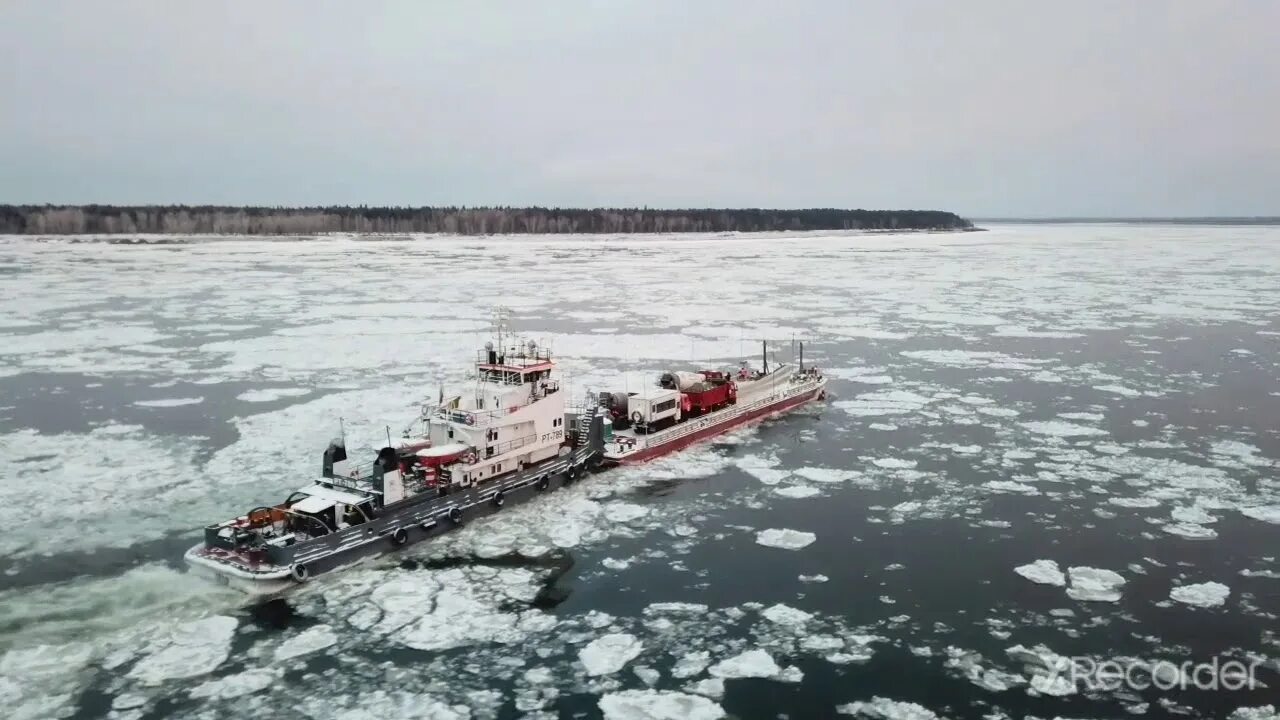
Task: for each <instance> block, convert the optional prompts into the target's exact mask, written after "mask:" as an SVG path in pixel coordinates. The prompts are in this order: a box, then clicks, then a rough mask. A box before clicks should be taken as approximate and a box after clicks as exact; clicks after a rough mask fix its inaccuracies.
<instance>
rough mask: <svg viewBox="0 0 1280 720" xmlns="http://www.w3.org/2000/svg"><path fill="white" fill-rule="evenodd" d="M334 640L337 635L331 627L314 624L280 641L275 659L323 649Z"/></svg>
mask: <svg viewBox="0 0 1280 720" xmlns="http://www.w3.org/2000/svg"><path fill="white" fill-rule="evenodd" d="M336 642H338V636H337V635H336V634H335V633H334V632H333V628H332V627H330V626H328V625H316V626H315V627H310V628H307V629H306V630H303V631H302V632H300V633H298V634H297V635H294V636H293V637H291V638H289V639H288V640H285V641H284V642H282V643H280V646H279V647H277V648H276V652H275V658H276V660H277V661H280V660H288V659H290V658H295V657H298V656H299V655H306V654H309V653H313V652H316V651H317V650H323V649H325V648H327V647H329V646H331V645H333V644H334V643H336Z"/></svg>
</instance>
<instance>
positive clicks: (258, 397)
mask: <svg viewBox="0 0 1280 720" xmlns="http://www.w3.org/2000/svg"><path fill="white" fill-rule="evenodd" d="M309 394H311V390H310V389H309V388H261V389H258V390H248V391H245V392H242V393H240V394H239V395H237V396H236V399H237V400H239V401H241V402H251V403H265V402H274V401H276V400H284V399H285V398H293V397H302V396H303V395H309Z"/></svg>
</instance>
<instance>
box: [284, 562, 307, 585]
mask: <svg viewBox="0 0 1280 720" xmlns="http://www.w3.org/2000/svg"><path fill="white" fill-rule="evenodd" d="M289 575H290V576H292V577H293V581H294V582H296V583H299V584H301V583H304V582H306V581H308V580H310V579H311V570H309V569H308V568H307V566H306V565H303V564H302V563H297V564H296V565H293V566H292V567H290V568H289Z"/></svg>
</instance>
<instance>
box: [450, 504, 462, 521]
mask: <svg viewBox="0 0 1280 720" xmlns="http://www.w3.org/2000/svg"><path fill="white" fill-rule="evenodd" d="M449 520H450V521H451V522H452V523H453V524H454V525H461V524H462V510H461V509H459V508H456V507H451V508H449Z"/></svg>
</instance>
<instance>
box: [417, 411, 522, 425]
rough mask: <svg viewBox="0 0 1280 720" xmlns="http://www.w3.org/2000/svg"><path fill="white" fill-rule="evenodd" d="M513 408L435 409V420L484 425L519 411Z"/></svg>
mask: <svg viewBox="0 0 1280 720" xmlns="http://www.w3.org/2000/svg"><path fill="white" fill-rule="evenodd" d="M519 409H520V408H519V407H514V408H495V409H493V410H456V409H453V408H436V411H435V415H434V417H435V418H438V419H441V420H445V421H447V422H456V423H460V424H462V425H486V424H488V423H489V422H490V421H492V420H493V419H494V418H497V417H501V416H502V415H506V414H508V413H512V412H515V411H516V410H519Z"/></svg>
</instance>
